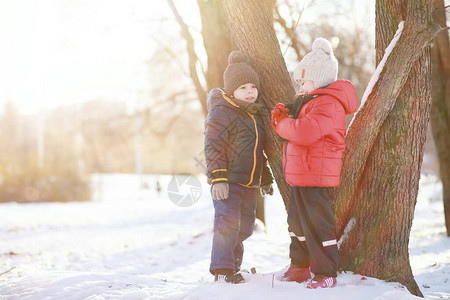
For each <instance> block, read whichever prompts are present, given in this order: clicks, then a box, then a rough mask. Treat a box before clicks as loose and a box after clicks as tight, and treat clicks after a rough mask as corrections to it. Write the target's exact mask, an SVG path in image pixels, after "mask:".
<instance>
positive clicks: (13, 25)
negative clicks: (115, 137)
mask: <svg viewBox="0 0 450 300" xmlns="http://www.w3.org/2000/svg"><path fill="white" fill-rule="evenodd" d="M187 2H189V3H190V4H191V5H190V6H189V5H186V4H187ZM175 3H176V5H177V6H179V8H180V10H182V11H184V12H186V11H191V15H195V14H197V10H196V7H195V6H192V3H191V1H175ZM165 16H166V17H168V18H172V15H171V12H170V10H169V8H168V6H167V1H162V0H126V1H123V0H2V1H0V41H1V47H0V65H1V68H0V105H3V103H4V102H5V101H8V100H9V101H12V102H14V103H15V104H16V105H17V106H18V108H19V110H20V111H21V112H22V113H35V112H38V111H39V110H41V109H44V108H49V107H54V106H57V105H60V104H65V103H74V102H78V101H86V100H91V99H96V98H105V99H112V100H119V101H130V100H131V101H133V99H135V98H136V97H138V96H137V95H138V94H139V92H140V91H141V92H142V90H145V88H146V86H147V85H148V81H149V80H151V78H148V75H147V73H148V72H147V70H148V68H149V66H148V65H147V64H145V61H146V60H148V58H149V57H150V55H151V54H152V50H153V48H154V47H155V40H154V39H155V34H156V33H155V31H156V30H157V27H158V24H159V21H158V20H159V19H161V18H163V17H165ZM173 27H174V28H173V30H178V28H176V24H174V25H173Z"/></svg>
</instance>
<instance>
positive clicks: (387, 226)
mask: <svg viewBox="0 0 450 300" xmlns="http://www.w3.org/2000/svg"><path fill="white" fill-rule="evenodd" d="M430 18H431V5H430V4H429V3H428V1H427V0H417V1H407V0H396V1H392V0H377V2H376V49H377V61H378V62H380V61H381V58H382V56H383V53H384V50H385V49H386V48H387V46H388V44H389V43H390V41H391V40H392V38H393V37H394V34H395V32H396V30H397V26H398V24H399V23H400V21H402V20H405V24H404V28H403V31H402V33H401V36H400V38H399V40H398V42H397V44H396V46H395V47H394V48H393V50H392V52H391V54H390V55H389V57H388V58H387V60H386V64H385V66H384V68H383V71H382V73H381V74H380V77H379V79H378V81H377V83H376V85H375V86H374V88H373V90H372V92H371V93H370V94H369V96H368V98H367V101H366V103H365V105H364V107H363V108H362V109H361V110H360V112H359V113H358V114H357V115H356V117H355V119H354V122H353V125H352V126H351V127H350V130H349V134H348V136H347V139H346V144H347V148H346V152H345V154H344V162H343V164H344V165H343V170H342V175H341V186H340V187H339V189H338V191H337V195H336V196H337V197H336V203H335V211H336V219H337V220H336V221H337V233H338V236H340V237H342V238H341V241H340V260H341V264H340V265H341V269H343V270H351V271H354V272H357V273H360V274H364V275H368V276H373V277H377V278H380V279H384V280H387V281H396V282H400V283H402V284H404V285H405V286H406V287H407V288H408V290H409V291H410V292H411V293H412V294H415V295H419V296H422V293H421V292H420V289H419V287H418V286H417V284H416V282H415V280H414V277H413V275H412V271H411V267H410V264H409V254H408V242H409V234H410V230H411V225H412V219H413V215H414V208H415V204H416V198H417V192H418V183H419V178H420V167H421V163H422V156H423V148H424V147H423V146H424V142H425V137H426V128H427V123H428V120H429V111H430V106H431V94H430V93H431V91H430V88H431V80H430V75H431V62H430V51H429V48H428V45H429V42H430V41H431V39H432V38H433V36H434V35H436V33H437V32H438V30H439V28H438V26H431V25H430V24H431V22H430Z"/></svg>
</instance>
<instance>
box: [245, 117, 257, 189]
mask: <svg viewBox="0 0 450 300" xmlns="http://www.w3.org/2000/svg"><path fill="white" fill-rule="evenodd" d="M244 111H245V112H246V113H247V114H248V115H249V117H250V118H251V119H252V121H253V125H255V134H256V140H255V147H254V149H253V168H252V172H251V173H250V182H249V183H247V186H250V184H251V183H252V182H253V175H254V174H255V169H256V149H257V148H258V140H259V135H258V126H257V125H256V120H255V117H253V115H252V114H250V113H249V112H248V111H246V110H244Z"/></svg>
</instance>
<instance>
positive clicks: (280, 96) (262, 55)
mask: <svg viewBox="0 0 450 300" xmlns="http://www.w3.org/2000/svg"><path fill="white" fill-rule="evenodd" d="M222 3H223V6H224V10H225V15H226V17H227V23H228V28H229V30H230V34H231V39H232V41H233V44H234V46H235V48H236V49H239V50H241V51H242V52H243V53H244V54H246V56H247V57H249V58H251V60H252V61H251V62H252V66H253V67H254V68H255V70H256V71H257V72H258V74H259V77H260V81H261V90H260V91H259V92H260V97H259V99H260V101H262V102H263V103H264V104H265V106H266V112H265V116H264V118H263V119H264V126H265V128H266V132H267V135H268V137H267V138H268V139H269V141H270V142H269V143H267V148H266V153H267V156H268V159H269V163H270V166H271V168H272V171H273V173H274V177H275V180H276V182H277V185H278V189H279V190H280V193H281V195H282V197H283V200H284V202H285V204H287V202H288V201H289V196H290V187H289V185H288V184H287V183H286V181H285V180H284V175H283V170H282V163H281V159H282V144H281V140H280V138H279V137H278V135H277V134H276V132H275V131H274V130H273V129H272V127H271V126H270V111H271V109H272V108H273V106H274V105H275V104H276V103H278V102H290V101H292V100H293V97H294V94H295V90H294V88H293V86H292V83H291V80H290V78H289V73H288V71H287V68H286V64H285V62H284V59H283V56H282V54H281V50H280V46H279V44H278V40H277V37H276V35H275V30H274V27H273V15H272V11H273V5H274V4H275V1H273V0H264V1H261V0H248V1H239V0H223V1H222Z"/></svg>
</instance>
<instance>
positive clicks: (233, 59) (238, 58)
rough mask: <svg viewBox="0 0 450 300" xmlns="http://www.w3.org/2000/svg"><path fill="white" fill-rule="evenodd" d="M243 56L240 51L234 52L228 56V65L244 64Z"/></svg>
mask: <svg viewBox="0 0 450 300" xmlns="http://www.w3.org/2000/svg"><path fill="white" fill-rule="evenodd" d="M246 62H247V61H246V59H245V55H244V53H242V52H241V51H238V50H235V51H233V52H231V53H230V55H229V56H228V64H229V65H231V64H237V63H246Z"/></svg>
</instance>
